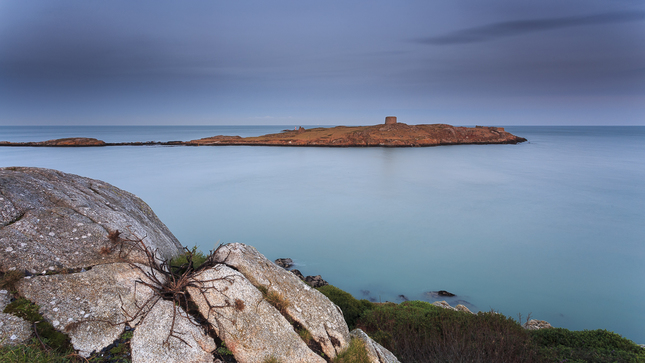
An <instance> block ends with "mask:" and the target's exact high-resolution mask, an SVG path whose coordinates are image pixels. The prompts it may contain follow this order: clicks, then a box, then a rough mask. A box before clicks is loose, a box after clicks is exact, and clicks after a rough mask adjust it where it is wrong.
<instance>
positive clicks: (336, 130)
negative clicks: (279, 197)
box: [0, 123, 526, 147]
mask: <svg viewBox="0 0 645 363" xmlns="http://www.w3.org/2000/svg"><path fill="white" fill-rule="evenodd" d="M524 141H526V139H525V138H523V137H519V136H515V135H513V134H510V133H508V132H506V131H505V130H504V128H502V127H483V126H476V127H455V126H451V125H446V124H432V125H407V124H404V123H390V124H384V125H383V124H382V125H374V126H337V127H331V128H326V127H318V128H313V129H309V130H305V129H304V128H302V127H300V128H299V129H297V130H285V131H284V132H282V133H278V134H269V135H264V136H254V137H240V136H224V135H218V136H213V137H206V138H203V139H198V140H191V141H168V142H157V141H148V142H122V143H106V142H104V141H101V140H97V139H91V138H67V139H56V140H48V141H37V142H8V141H0V146H45V147H69V146H121V145H130V146H146V145H169V146H178V145H185V146H223V145H257V146H333V147H365V146H382V147H419V146H439V145H464V144H517V143H521V142H524Z"/></svg>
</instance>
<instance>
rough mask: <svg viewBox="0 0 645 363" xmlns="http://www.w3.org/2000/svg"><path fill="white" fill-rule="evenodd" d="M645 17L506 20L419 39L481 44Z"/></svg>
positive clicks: (639, 14)
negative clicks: (535, 33)
mask: <svg viewBox="0 0 645 363" xmlns="http://www.w3.org/2000/svg"><path fill="white" fill-rule="evenodd" d="M643 19H645V12H642V11H634V12H612V13H604V14H597V15H590V16H572V17H563V18H551V19H534V20H518V21H506V22H501V23H495V24H489V25H484V26H479V27H474V28H469V29H463V30H459V31H456V32H452V33H449V34H446V35H442V36H438V37H429V38H424V39H420V40H418V42H420V43H424V44H432V45H451V44H463V43H479V42H486V41H490V40H495V39H498V38H502V37H508V36H513V35H520V34H526V33H532V32H538V31H545V30H552V29H559V28H566V27H572V26H582V25H599V24H610V23H623V22H629V21H641V20H643Z"/></svg>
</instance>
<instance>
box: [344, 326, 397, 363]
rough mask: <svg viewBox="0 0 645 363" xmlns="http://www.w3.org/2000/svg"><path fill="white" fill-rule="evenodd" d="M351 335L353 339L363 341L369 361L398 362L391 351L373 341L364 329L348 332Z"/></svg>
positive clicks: (381, 362)
mask: <svg viewBox="0 0 645 363" xmlns="http://www.w3.org/2000/svg"><path fill="white" fill-rule="evenodd" d="M350 335H351V337H352V338H354V339H360V340H361V341H362V342H363V343H365V348H366V349H367V356H368V357H369V359H370V363H400V362H399V360H398V359H397V358H396V356H395V355H394V354H392V352H390V351H389V350H387V349H385V347H383V346H382V345H380V344H379V343H377V342H375V341H374V340H373V339H372V338H370V337H369V336H368V335H367V334H365V332H364V331H362V330H361V329H354V330H352V332H351V333H350Z"/></svg>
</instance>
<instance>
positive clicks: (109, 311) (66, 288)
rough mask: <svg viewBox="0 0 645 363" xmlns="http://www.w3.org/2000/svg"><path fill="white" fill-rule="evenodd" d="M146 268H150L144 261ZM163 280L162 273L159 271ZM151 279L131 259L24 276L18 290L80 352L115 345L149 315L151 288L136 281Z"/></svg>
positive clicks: (152, 299)
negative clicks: (67, 271) (69, 271)
mask: <svg viewBox="0 0 645 363" xmlns="http://www.w3.org/2000/svg"><path fill="white" fill-rule="evenodd" d="M141 267H142V268H143V269H144V271H152V270H150V269H149V268H147V267H145V266H141ZM158 279H159V280H161V281H163V276H158ZM137 281H141V282H146V283H152V281H150V279H149V278H148V277H147V276H146V274H144V273H143V272H142V271H141V270H139V269H137V268H134V267H132V266H131V265H130V264H127V263H114V264H108V265H98V266H95V267H93V268H92V269H91V270H89V271H86V272H81V273H72V274H60V275H48V276H35V277H32V278H24V279H22V280H21V281H20V282H19V283H18V284H17V288H18V292H19V293H20V295H22V296H24V297H26V298H27V299H29V300H30V301H32V302H34V303H36V304H37V305H38V306H40V314H41V315H42V316H43V317H44V318H45V319H46V320H47V321H48V322H50V323H51V324H52V325H53V326H54V328H56V329H57V330H59V331H61V332H65V333H67V334H68V335H69V337H70V339H71V342H72V345H73V346H74V349H77V350H78V351H79V354H80V355H81V356H82V357H88V356H89V355H90V354H91V353H92V352H94V351H100V350H101V349H103V348H104V347H106V346H108V345H110V344H112V342H114V340H116V339H117V338H118V337H119V335H121V333H122V332H123V330H124V328H125V326H126V322H127V323H128V325H130V326H134V325H136V323H137V322H138V321H139V320H140V319H141V317H143V316H144V315H145V313H146V312H147V310H148V309H149V308H150V307H151V303H152V302H153V301H154V296H153V291H152V290H151V289H150V288H148V287H146V286H144V284H142V283H140V282H137Z"/></svg>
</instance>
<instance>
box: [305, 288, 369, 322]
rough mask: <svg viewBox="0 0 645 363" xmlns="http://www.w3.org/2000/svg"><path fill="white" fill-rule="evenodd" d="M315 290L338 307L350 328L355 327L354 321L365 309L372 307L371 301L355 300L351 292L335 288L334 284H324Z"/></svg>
mask: <svg viewBox="0 0 645 363" xmlns="http://www.w3.org/2000/svg"><path fill="white" fill-rule="evenodd" d="M317 290H318V291H320V292H321V293H322V294H323V295H325V296H327V298H328V299H329V300H331V301H332V302H333V303H334V304H336V305H338V307H340V310H342V311H343V317H344V318H345V321H346V322H347V326H349V329H350V330H352V329H354V328H355V327H356V322H357V321H358V319H359V318H360V317H361V315H363V313H364V312H365V311H367V310H371V309H373V308H374V304H373V303H371V302H369V301H367V300H365V299H363V300H357V299H356V298H354V297H353V296H352V295H351V294H349V293H347V292H345V291H343V290H341V289H339V288H337V287H336V286H332V285H326V286H322V287H319V288H317Z"/></svg>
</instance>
